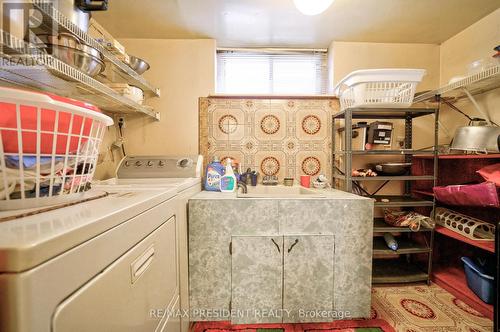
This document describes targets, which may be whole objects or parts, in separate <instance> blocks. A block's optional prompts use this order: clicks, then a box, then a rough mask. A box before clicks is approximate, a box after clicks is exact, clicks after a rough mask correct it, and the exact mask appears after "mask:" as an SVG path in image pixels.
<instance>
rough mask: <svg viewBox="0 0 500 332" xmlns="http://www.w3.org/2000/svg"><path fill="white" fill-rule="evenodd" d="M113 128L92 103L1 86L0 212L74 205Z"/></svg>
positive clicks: (86, 187)
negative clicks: (107, 135) (105, 134)
mask: <svg viewBox="0 0 500 332" xmlns="http://www.w3.org/2000/svg"><path fill="white" fill-rule="evenodd" d="M112 124H113V120H112V119H111V118H110V117H108V116H106V115H104V114H102V113H101V112H100V110H99V109H98V108H97V107H95V106H93V105H90V104H86V103H83V102H80V101H77V100H74V99H69V98H64V97H60V96H56V95H52V94H46V93H40V92H33V91H26V90H19V89H12V88H5V87H0V210H12V209H24V208H35V207H41V206H47V205H54V204H60V203H63V202H67V201H73V200H77V199H78V198H79V196H82V195H83V192H85V191H86V190H88V189H89V185H90V182H91V181H92V177H93V175H94V172H95V167H96V165H97V158H98V154H99V146H100V144H101V142H102V139H103V136H104V133H105V129H106V127H107V126H110V125H112Z"/></svg>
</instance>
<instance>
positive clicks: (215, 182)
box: [205, 156, 224, 191]
mask: <svg viewBox="0 0 500 332" xmlns="http://www.w3.org/2000/svg"><path fill="white" fill-rule="evenodd" d="M223 175H224V166H223V165H222V164H221V163H220V160H219V158H217V157H216V156H214V158H213V159H212V162H211V163H210V164H208V165H207V172H206V177H205V190H208V191H220V180H221V178H222V176H223Z"/></svg>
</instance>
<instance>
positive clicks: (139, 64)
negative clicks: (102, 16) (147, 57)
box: [128, 55, 150, 75]
mask: <svg viewBox="0 0 500 332" xmlns="http://www.w3.org/2000/svg"><path fill="white" fill-rule="evenodd" d="M128 65H129V66H130V68H132V69H133V70H134V71H135V72H136V73H137V74H139V75H142V74H144V73H145V72H146V71H147V70H149V68H150V66H149V63H147V62H146V61H144V60H142V59H140V58H138V57H135V56H132V55H131V56H130V60H129V62H128Z"/></svg>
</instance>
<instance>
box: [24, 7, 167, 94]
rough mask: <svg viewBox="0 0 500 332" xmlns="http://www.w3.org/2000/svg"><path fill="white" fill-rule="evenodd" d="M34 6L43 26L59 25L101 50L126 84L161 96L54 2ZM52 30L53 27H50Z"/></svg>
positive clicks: (157, 90) (146, 92)
mask: <svg viewBox="0 0 500 332" xmlns="http://www.w3.org/2000/svg"><path fill="white" fill-rule="evenodd" d="M31 2H32V3H33V6H34V7H35V8H37V9H38V10H40V12H42V13H43V14H44V15H45V17H44V18H43V20H42V21H41V22H40V23H41V26H42V24H43V23H45V24H52V23H55V24H57V25H58V28H59V29H60V30H63V31H68V32H70V33H72V34H73V35H75V36H77V37H78V38H80V39H81V40H82V41H83V42H84V43H85V44H87V45H89V46H91V47H93V48H95V49H97V50H99V52H101V54H102V55H103V56H104V59H105V61H106V62H107V64H111V65H112V67H113V69H114V72H115V73H116V74H117V75H116V76H117V77H120V78H121V79H122V81H123V82H124V83H128V84H130V85H133V86H136V87H138V88H141V89H142V90H143V91H144V93H145V95H146V96H148V97H150V96H157V97H159V96H160V89H158V88H156V87H154V86H152V85H151V84H150V83H149V82H147V81H146V80H145V79H144V78H143V77H142V76H141V75H139V74H137V73H136V72H135V71H134V70H132V68H130V67H129V66H128V65H126V64H125V63H123V62H122V61H121V60H120V59H118V58H117V57H116V56H115V55H114V54H113V53H111V52H110V51H108V50H107V49H106V48H104V47H103V46H102V45H101V44H100V43H99V42H97V41H96V40H95V39H94V38H92V37H91V36H89V35H88V34H87V33H86V32H84V31H83V30H81V29H80V28H79V27H78V26H77V25H75V24H74V23H73V22H72V21H70V20H69V19H68V18H67V17H65V16H64V15H63V14H61V13H60V12H59V11H58V10H57V9H56V8H55V7H54V5H53V3H52V2H47V0H31ZM50 28H51V27H50Z"/></svg>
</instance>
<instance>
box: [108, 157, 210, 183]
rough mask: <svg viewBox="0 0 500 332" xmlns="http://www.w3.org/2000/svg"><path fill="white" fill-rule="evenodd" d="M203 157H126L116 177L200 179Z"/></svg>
mask: <svg viewBox="0 0 500 332" xmlns="http://www.w3.org/2000/svg"><path fill="white" fill-rule="evenodd" d="M202 167H203V157H202V156H199V155H196V156H189V155H188V156H126V157H125V158H123V160H122V161H121V162H120V165H119V166H118V169H117V172H116V173H117V177H118V178H122V179H126V178H173V177H179V178H186V177H200V176H201V168H202Z"/></svg>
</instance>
